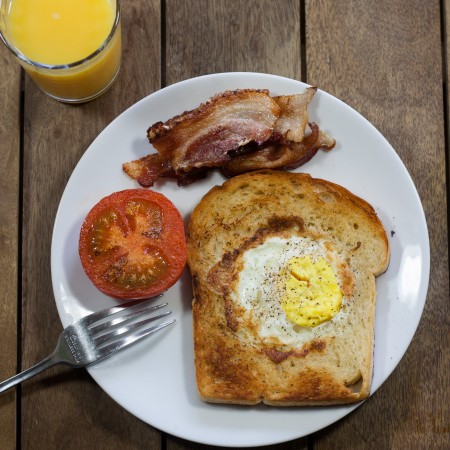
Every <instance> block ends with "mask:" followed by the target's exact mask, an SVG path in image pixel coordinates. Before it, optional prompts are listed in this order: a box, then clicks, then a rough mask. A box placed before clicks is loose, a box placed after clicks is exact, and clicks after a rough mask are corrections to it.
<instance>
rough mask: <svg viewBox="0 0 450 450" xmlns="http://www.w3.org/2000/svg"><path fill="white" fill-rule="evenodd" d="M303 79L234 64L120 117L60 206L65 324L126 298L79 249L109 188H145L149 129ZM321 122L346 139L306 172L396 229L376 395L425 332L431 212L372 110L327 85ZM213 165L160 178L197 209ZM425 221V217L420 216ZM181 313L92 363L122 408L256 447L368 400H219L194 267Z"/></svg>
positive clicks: (184, 433) (175, 307)
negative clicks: (195, 294)
mask: <svg viewBox="0 0 450 450" xmlns="http://www.w3.org/2000/svg"><path fill="white" fill-rule="evenodd" d="M305 87H306V85H305V84H303V83H300V82H298V81H295V80H291V79H287V78H283V77H279V76H273V75H267V74H256V73H224V74H215V75H208V76H203V77H198V78H194V79H190V80H186V81H183V82H180V83H177V84H174V85H172V86H169V87H167V88H164V89H162V90H160V91H158V92H155V93H154V94H152V95H150V96H148V97H146V98H144V99H143V100H141V101H139V102H138V103H136V104H135V105H133V106H132V107H131V108H129V109H128V110H127V111H125V112H124V113H122V114H121V115H120V116H119V117H117V118H116V119H115V120H114V121H113V122H112V123H111V124H110V125H109V126H108V127H106V128H105V130H104V131H103V132H102V133H101V134H100V135H99V136H98V137H97V139H96V140H95V141H94V142H93V143H92V145H91V146H90V147H89V148H88V149H87V151H86V152H85V154H84V155H83V157H82V158H81V159H80V161H79V163H78V165H77V167H76V168H75V170H74V171H73V174H72V176H71V178H70V180H69V182H68V184H67V187H66V189H65V191H64V194H63V196H62V199H61V203H60V206H59V209H58V213H57V217H56V221H55V227H54V232H53V240H52V253H51V269H52V281H53V289H54V294H55V298H56V304H57V307H58V312H59V315H60V318H61V321H62V323H63V325H64V326H67V325H69V324H71V323H72V322H74V321H76V320H78V319H79V318H81V317H82V316H84V315H86V314H89V313H91V312H92V311H96V310H99V309H103V308H106V307H108V306H110V305H113V304H115V301H114V300H113V299H111V298H108V297H106V296H104V295H103V294H101V293H100V292H99V291H98V290H97V289H96V288H95V287H94V286H93V285H92V284H91V283H90V281H89V280H88V278H87V277H86V275H85V274H84V272H83V269H82V267H81V263H80V260H79V257H78V236H79V230H80V227H81V224H82V222H83V220H84V218H85V216H86V214H87V213H88V211H89V210H90V208H91V207H92V206H93V205H94V204H95V203H97V202H98V201H99V200H100V199H101V198H102V197H104V196H106V195H108V194H110V193H112V192H114V191H119V190H122V189H127V188H136V187H139V186H138V185H137V184H136V183H135V182H134V181H133V180H131V179H129V178H128V177H127V176H126V175H125V174H124V173H123V172H122V163H124V162H127V161H130V160H133V159H137V158H140V157H142V156H145V155H147V154H148V153H151V152H153V151H154V150H153V149H152V147H151V146H150V145H149V143H148V141H147V137H146V130H147V128H148V127H149V126H150V125H152V124H153V123H154V122H157V121H160V120H161V121H164V120H167V119H169V118H170V117H172V116H174V115H176V114H179V113H181V112H183V111H185V110H189V109H193V108H195V107H197V106H198V105H199V104H200V103H201V102H203V101H205V100H207V99H208V98H209V97H211V96H212V95H214V94H216V93H218V92H221V91H224V90H227V89H236V88H268V89H270V92H271V95H283V94H294V93H300V92H303V90H304V89H305ZM309 112H310V120H312V121H315V122H317V123H318V124H319V126H320V127H321V128H322V129H323V130H324V131H326V132H327V133H329V134H330V135H331V136H333V137H334V138H335V139H336V141H337V145H336V147H335V148H334V149H333V150H332V151H330V152H324V151H319V153H318V154H317V155H316V156H315V157H314V158H313V159H312V160H311V161H310V162H308V163H307V164H305V165H304V166H302V167H300V168H299V169H298V171H302V172H309V173H310V174H311V175H312V176H314V177H319V178H324V179H328V180H330V181H333V182H335V183H339V184H341V185H342V186H344V187H346V188H347V189H349V190H350V191H352V192H353V193H354V194H356V195H358V196H360V197H362V198H364V199H365V200H367V201H368V202H369V203H371V204H372V206H373V207H374V208H375V210H376V211H377V214H378V215H379V217H380V219H381V220H382V222H383V224H384V226H385V228H386V231H387V233H388V235H389V239H390V245H391V253H392V256H391V262H390V266H389V269H388V270H387V272H386V273H384V274H383V275H382V276H380V277H379V278H378V279H377V291H378V296H377V306H376V325H375V356H374V376H373V385H372V393H373V392H374V391H375V390H376V389H377V388H379V387H380V385H381V384H382V383H383V382H384V381H385V380H386V378H387V377H388V376H389V375H390V373H391V372H392V371H393V370H394V368H395V367H396V365H397V364H398V362H399V361H400V359H401V357H402V356H403V354H404V353H405V351H406V349H407V348H408V345H409V343H410V341H411V339H412V337H413V335H414V333H415V330H416V328H417V325H418V323H419V320H420V317H421V314H422V310H423V306H424V303H425V298H426V292H427V286H428V277H429V242H428V232H427V226H426V221H425V217H424V213H423V209H422V206H421V202H420V199H419V197H418V194H417V191H416V189H415V187H414V184H413V182H412V180H411V178H410V176H409V174H408V172H407V170H406V168H405V167H404V165H403V164H402V162H401V160H400V158H399V157H398V156H397V154H396V153H395V151H394V150H393V148H392V147H391V146H390V145H389V143H388V142H387V141H386V140H385V139H384V137H383V136H382V135H381V134H380V133H379V132H378V131H377V130H376V129H375V128H374V127H373V126H372V125H371V124H370V123H369V122H368V121H367V120H366V119H364V118H363V117H362V116H361V115H360V114H358V113H357V112H356V111H355V110H353V109H352V108H350V107H349V106H348V105H346V104H345V103H343V102H342V101H340V100H338V99H336V98H334V97H333V96H331V95H329V94H327V93H325V92H323V91H320V90H318V92H317V93H316V95H315V97H314V98H313V101H312V102H311V104H310V106H309ZM223 181H224V179H223V177H222V176H221V175H220V174H219V173H212V174H211V175H210V176H209V177H208V178H206V179H205V180H201V181H199V182H196V183H194V184H192V185H190V186H187V187H183V188H181V187H178V186H177V185H176V182H174V181H173V180H165V181H164V182H161V183H159V182H158V183H157V185H156V186H155V187H154V189H155V190H156V191H160V192H162V193H164V194H165V195H166V196H167V197H168V198H169V199H170V200H172V201H173V202H174V204H175V205H176V206H177V207H178V208H179V210H180V212H181V214H182V215H183V217H184V219H185V220H186V222H187V220H188V219H189V216H190V213H191V211H192V209H193V208H194V206H195V205H196V204H197V203H198V202H199V200H200V199H201V198H202V196H203V195H204V194H205V193H206V192H207V191H208V190H209V189H211V187H212V186H214V185H216V184H221V183H222V182H223ZM412 225H414V226H412ZM164 300H165V301H168V302H169V305H170V308H171V309H172V311H173V315H174V317H175V318H176V322H175V324H174V325H172V326H171V327H168V328H166V329H165V330H164V331H162V332H159V333H158V334H156V335H153V336H152V337H150V338H147V339H145V340H144V341H143V342H140V343H138V344H136V345H135V346H133V347H131V348H129V349H127V350H126V351H124V352H119V354H117V355H114V356H113V357H111V358H109V359H107V360H105V361H103V362H101V363H99V364H97V365H95V366H94V367H91V368H89V369H88V370H89V373H90V374H91V375H92V377H93V378H94V379H95V380H96V382H97V383H98V384H99V385H100V386H101V387H102V388H103V389H104V390H105V391H106V392H107V393H108V394H109V395H110V396H111V397H112V398H113V399H114V400H115V401H116V402H117V403H119V404H120V405H121V406H122V407H124V408H126V409H127V410H128V411H129V412H131V413H132V414H134V415H135V416H137V417H139V418H140V419H142V420H143V421H145V422H147V423H148V424H150V425H152V426H154V427H156V428H159V429H160V430H163V431H165V432H168V433H170V434H173V435H176V436H179V437H181V438H184V439H188V440H191V441H195V442H199V443H205V444H211V445H222V446H230V447H237V446H240V447H244V446H257V445H267V444H274V443H279V442H285V441H289V440H292V439H295V438H299V437H302V436H305V435H308V434H309V433H312V432H314V431H317V430H319V429H321V428H323V427H326V426H327V425H330V424H331V423H333V422H335V421H337V420H338V419H340V418H342V417H343V416H345V415H346V414H348V413H349V412H351V411H352V410H354V409H355V408H356V407H357V406H358V405H357V404H356V405H347V406H333V407H303V408H300V407H299V408H297V407H295V408H292V407H290V408H275V407H267V406H263V405H259V406H255V407H241V406H231V405H217V404H208V403H204V402H202V401H201V400H199V398H198V396H197V391H196V382H195V370H194V353H193V339H192V323H191V301H192V293H191V287H190V276H189V273H188V270H186V271H185V273H184V274H183V276H182V278H181V279H180V280H179V282H177V284H176V285H175V286H173V287H172V288H171V289H169V290H168V291H167V292H166V293H165V294H164Z"/></svg>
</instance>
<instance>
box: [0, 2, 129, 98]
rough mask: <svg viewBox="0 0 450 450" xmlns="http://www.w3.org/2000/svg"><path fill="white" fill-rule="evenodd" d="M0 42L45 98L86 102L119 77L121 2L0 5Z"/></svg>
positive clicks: (7, 3)
mask: <svg viewBox="0 0 450 450" xmlns="http://www.w3.org/2000/svg"><path fill="white" fill-rule="evenodd" d="M0 38H1V40H2V41H3V42H4V43H5V44H6V46H7V47H8V49H9V50H10V51H11V52H12V53H13V54H14V55H15V56H16V58H17V59H18V60H19V62H20V64H21V65H22V67H23V68H24V69H25V71H26V72H27V73H28V74H29V75H30V77H31V78H32V79H33V80H34V81H35V83H36V84H37V85H38V87H39V88H40V89H41V90H42V91H44V92H45V93H46V94H48V95H49V96H50V97H53V98H54V99H56V100H59V101H62V102H68V103H82V102H86V101H89V100H92V99H94V98H96V97H98V96H99V95H101V94H103V92H105V91H106V90H107V89H108V88H109V87H110V86H111V84H112V83H113V81H114V80H115V78H116V76H117V74H118V72H119V67H120V59H121V24H120V2H119V0H38V1H36V0H0Z"/></svg>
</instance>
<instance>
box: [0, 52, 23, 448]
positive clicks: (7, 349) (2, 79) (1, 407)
mask: <svg viewBox="0 0 450 450" xmlns="http://www.w3.org/2000/svg"><path fill="white" fill-rule="evenodd" d="M0 92H1V101H0V154H1V155H2V164H1V165H0V192H1V196H0V273H1V274H2V277H3V279H4V280H5V281H6V282H4V283H3V287H2V297H1V302H0V330H1V332H2V338H1V339H0V355H2V357H1V360H2V363H1V364H0V380H4V379H6V378H9V377H11V376H12V375H14V374H15V373H16V370H17V326H18V317H17V301H18V298H19V297H18V283H17V280H18V273H17V271H18V248H19V243H18V236H19V215H20V211H19V186H20V65H19V64H18V62H17V61H16V60H15V59H14V57H13V55H12V54H11V53H10V52H9V51H8V50H7V49H6V47H5V46H4V45H3V44H0ZM0 430H1V433H0V447H1V448H2V449H14V448H16V393H15V390H12V391H10V392H8V393H5V394H2V395H1V396H0Z"/></svg>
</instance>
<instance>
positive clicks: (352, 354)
mask: <svg viewBox="0 0 450 450" xmlns="http://www.w3.org/2000/svg"><path fill="white" fill-rule="evenodd" d="M293 238H294V239H297V240H298V241H301V242H308V243H309V248H315V247H314V246H316V247H317V246H321V248H323V249H325V250H324V252H326V253H327V254H330V255H332V258H334V261H337V263H336V266H335V269H336V273H337V274H338V280H339V287H340V290H341V292H342V293H343V298H342V304H341V307H340V311H339V312H338V313H337V315H335V316H334V317H333V318H331V319H330V320H327V321H325V322H324V323H322V324H320V325H318V326H314V327H308V326H307V327H299V326H298V325H294V324H292V327H293V328H292V329H293V330H295V333H293V334H295V335H297V334H298V336H299V338H298V340H295V339H297V338H296V337H295V336H294V341H292V340H291V341H289V340H288V341H286V340H283V339H284V338H283V339H281V338H280V336H281V335H280V334H279V333H280V332H279V329H280V327H279V324H278V322H277V320H278V319H276V318H275V319H273V320H272V318H270V317H269V316H264V317H268V320H267V321H266V322H264V323H262V322H261V321H260V322H258V321H257V320H256V319H255V317H256V316H257V315H260V312H261V311H260V310H258V312H256V309H255V311H252V310H251V309H250V310H249V309H248V307H245V306H243V303H242V301H241V299H240V296H242V295H243V294H242V292H244V291H245V290H244V291H243V290H242V289H240V287H239V286H240V285H239V283H240V282H241V281H240V280H241V278H242V277H243V275H242V274H243V273H244V269H245V265H246V264H248V261H247V260H246V257H247V259H248V257H249V255H250V253H249V252H250V251H251V250H254V249H258V248H261V247H260V246H262V245H264V243H267V242H268V240H270V239H279V240H281V241H280V242H290V241H289V239H293ZM298 251H300V252H301V250H298ZM246 255H247V256H246ZM298 256H301V255H298ZM246 261H247V262H246ZM388 263H389V244H388V239H387V236H386V232H385V230H384V228H383V225H382V224H381V222H380V220H379V219H378V217H377V215H376V213H375V211H374V209H373V208H372V207H371V206H370V205H369V204H368V203H367V202H366V201H364V200H362V199H360V198H359V197H357V196H355V195H354V194H352V193H351V192H349V191H348V190H346V189H345V188H343V187H341V186H339V185H336V184H334V183H331V182H329V181H325V180H321V179H314V178H312V177H311V176H310V175H308V174H301V173H287V172H277V171H269V170H265V171H259V172H253V173H248V174H245V175H240V176H237V177H235V178H232V179H230V180H227V181H226V182H225V183H224V184H223V185H222V186H216V187H214V188H213V189H211V191H209V192H208V193H207V194H206V195H205V196H204V198H203V199H202V200H201V202H200V203H199V204H198V205H197V206H196V208H195V209H194V211H193V214H192V217H191V219H190V223H189V227H188V265H189V268H190V271H191V274H192V282H193V292H194V300H193V306H192V308H193V324H194V349H195V367H196V375H197V387H198V392H199V395H200V397H201V398H202V399H203V400H205V401H210V402H219V403H237V404H256V403H259V402H264V403H266V404H270V405H279V406H287V405H318V404H338V403H350V402H355V401H359V400H361V399H364V398H366V397H367V396H368V395H369V394H370V387H371V381H372V370H373V347H374V320H375V317H374V316H375V297H376V290H375V277H376V276H377V275H379V274H381V273H382V272H384V271H385V270H386V268H387V266H388ZM280 264H281V263H280ZM269 278H270V277H268V278H267V280H269ZM267 280H265V281H264V283H266V282H267V283H269V281H267ZM270 298H271V300H270V301H274V302H275V304H279V303H280V299H278V298H273V297H270ZM319 301H320V299H319ZM259 307H260V305H258V308H259ZM276 307H277V308H278V310H279V311H282V310H281V309H280V308H279V306H276ZM255 308H256V306H255ZM279 314H283V313H282V312H281V313H279ZM279 318H280V320H281V315H280V316H279ZM282 319H283V320H286V318H282ZM283 326H285V325H283ZM262 327H263V328H264V330H265V331H264V333H265V334H264V333H262V331H261V330H262ZM290 332H291V334H292V330H291V331H290ZM296 333H297V334H296Z"/></svg>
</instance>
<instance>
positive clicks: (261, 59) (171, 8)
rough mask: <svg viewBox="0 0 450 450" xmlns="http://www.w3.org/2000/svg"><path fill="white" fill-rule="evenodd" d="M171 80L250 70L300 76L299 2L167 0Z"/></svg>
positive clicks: (169, 78) (296, 77)
mask: <svg viewBox="0 0 450 450" xmlns="http://www.w3.org/2000/svg"><path fill="white" fill-rule="evenodd" d="M165 27H166V48H165V50H166V68H165V71H166V84H172V83H175V82H177V81H180V80H183V79H186V78H191V77H195V76H199V75H204V74H208V73H220V72H235V71H238V72H239V71H250V72H265V73H273V74H277V75H283V76H286V77H290V78H294V79H298V80H299V79H300V70H301V67H300V7H299V2H298V1H294V0H279V1H277V2H273V1H271V0H246V1H241V0H214V1H209V0H197V1H190V2H186V1H184V0H167V1H166V21H165Z"/></svg>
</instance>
